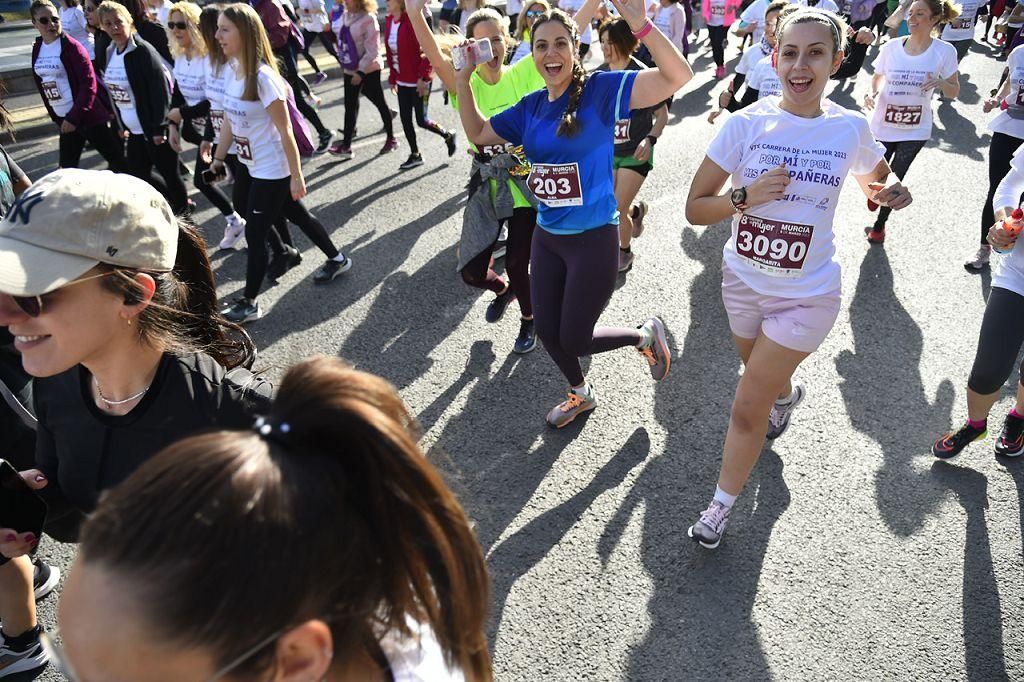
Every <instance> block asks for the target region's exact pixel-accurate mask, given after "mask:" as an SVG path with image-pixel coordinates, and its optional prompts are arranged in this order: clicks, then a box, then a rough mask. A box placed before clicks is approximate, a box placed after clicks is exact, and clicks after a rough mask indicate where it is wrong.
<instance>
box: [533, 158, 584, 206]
mask: <svg viewBox="0 0 1024 682" xmlns="http://www.w3.org/2000/svg"><path fill="white" fill-rule="evenodd" d="M526 184H527V185H528V186H529V187H530V191H532V192H533V194H534V196H536V197H537V200H538V201H540V202H542V203H543V204H544V205H545V206H549V207H551V208H559V207H562V206H582V205H583V189H582V187H581V185H580V165H579V164H578V163H564V164H554V163H535V164H533V168H532V169H531V170H530V175H529V177H528V178H527V179H526Z"/></svg>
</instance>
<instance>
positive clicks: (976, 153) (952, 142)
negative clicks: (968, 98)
mask: <svg viewBox="0 0 1024 682" xmlns="http://www.w3.org/2000/svg"><path fill="white" fill-rule="evenodd" d="M975 97H977V88H975ZM936 117H937V118H938V120H939V121H940V122H941V123H942V132H941V133H939V134H938V135H936V139H937V140H938V142H939V145H940V147H941V148H942V150H943V151H951V152H955V153H957V154H963V155H964V156H966V157H968V158H969V159H971V160H973V161H983V160H984V159H985V157H984V156H983V155H982V153H981V150H982V149H984V148H985V143H984V141H983V140H982V139H981V138H980V137H979V136H978V129H977V125H976V124H975V123H974V121H972V120H970V119H969V118H967V117H966V116H964V115H963V114H961V113H960V112H959V111H957V110H956V107H954V106H953V105H952V103H950V102H948V101H943V102H942V103H941V104H939V106H938V107H937V109H936Z"/></svg>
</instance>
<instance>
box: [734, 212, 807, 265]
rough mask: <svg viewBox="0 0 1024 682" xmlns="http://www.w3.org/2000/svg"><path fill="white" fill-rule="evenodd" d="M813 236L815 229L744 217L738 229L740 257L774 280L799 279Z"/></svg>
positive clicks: (752, 216)
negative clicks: (779, 278)
mask: <svg viewBox="0 0 1024 682" xmlns="http://www.w3.org/2000/svg"><path fill="white" fill-rule="evenodd" d="M813 234H814V226H813V225H801V224H800V223H789V222H785V221H780V220H769V219H768V218H759V217H758V216H755V215H750V214H749V213H742V214H740V221H739V225H738V227H737V229H736V253H737V254H738V255H739V256H740V257H741V258H743V259H744V260H745V261H747V263H748V264H749V265H751V266H753V267H754V268H756V269H758V270H760V271H762V272H764V274H766V275H769V276H771V277H799V276H800V271H801V270H802V269H803V267H804V259H806V258H807V250H808V248H810V245H811V236H812V235H813Z"/></svg>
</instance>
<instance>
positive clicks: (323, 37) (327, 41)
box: [302, 29, 338, 73]
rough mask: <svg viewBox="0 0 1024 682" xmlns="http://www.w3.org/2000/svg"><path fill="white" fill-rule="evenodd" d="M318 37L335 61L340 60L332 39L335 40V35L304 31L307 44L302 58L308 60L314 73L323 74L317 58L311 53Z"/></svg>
mask: <svg viewBox="0 0 1024 682" xmlns="http://www.w3.org/2000/svg"><path fill="white" fill-rule="evenodd" d="M317 37H319V38H320V43H321V44H322V45H323V46H324V49H326V50H327V52H328V53H330V55H331V56H332V57H334V58H335V59H337V58H338V47H337V46H336V45H335V44H334V41H333V40H332V38H334V34H333V33H331V32H330V31H319V32H313V31H307V30H306V29H302V38H303V40H304V41H305V43H306V45H305V46H304V47H303V48H302V56H303V57H305V58H306V61H307V62H309V65H310V66H311V67H313V70H314V71H316V72H317V73H322V72H323V69H321V68H320V65H319V64H317V63H316V58H315V57H313V55H311V54H310V53H309V51H310V50H312V49H313V40H314V39H316V38H317Z"/></svg>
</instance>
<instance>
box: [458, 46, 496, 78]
mask: <svg viewBox="0 0 1024 682" xmlns="http://www.w3.org/2000/svg"><path fill="white" fill-rule="evenodd" d="M492 59H494V50H493V49H492V48H491V41H490V40H485V39H481V40H472V41H470V43H469V44H468V45H462V46H459V47H455V48H452V66H454V67H455V70H456V71H461V70H462V69H464V68H465V67H466V66H469V65H472V66H477V65H479V64H484V63H486V62H489V61H491V60H492Z"/></svg>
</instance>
